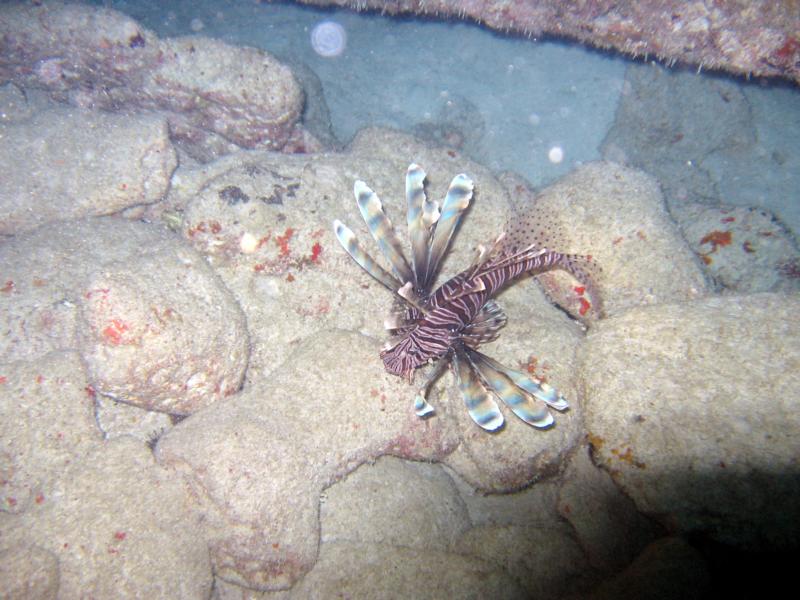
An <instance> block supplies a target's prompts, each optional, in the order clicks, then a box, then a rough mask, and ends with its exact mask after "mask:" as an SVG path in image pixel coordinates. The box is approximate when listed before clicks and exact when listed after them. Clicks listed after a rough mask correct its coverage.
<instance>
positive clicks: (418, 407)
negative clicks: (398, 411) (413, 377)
mask: <svg viewBox="0 0 800 600" xmlns="http://www.w3.org/2000/svg"><path fill="white" fill-rule="evenodd" d="M434 410H435V409H434V408H433V406H431V405H430V404H428V401H427V400H426V399H425V396H423V395H422V394H417V395H416V396H415V397H414V413H415V414H416V415H417V416H418V417H427V416H428V415H430V414H433V412H434Z"/></svg>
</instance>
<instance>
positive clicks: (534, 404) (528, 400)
mask: <svg viewBox="0 0 800 600" xmlns="http://www.w3.org/2000/svg"><path fill="white" fill-rule="evenodd" d="M469 354H470V357H471V358H472V360H473V364H474V365H475V367H476V368H477V369H478V372H479V373H480V374H481V377H482V378H483V379H484V381H486V383H487V384H488V385H489V387H491V388H492V391H493V392H494V393H495V394H497V396H498V397H499V398H500V399H501V400H502V401H503V402H504V403H505V405H506V406H508V407H509V408H510V409H511V410H512V411H513V412H514V414H515V415H517V416H518V417H519V418H520V419H522V420H523V421H525V422H526V423H527V424H528V425H533V426H534V427H538V428H540V429H544V428H545V427H550V426H551V425H552V424H553V422H554V421H553V415H551V414H550V411H549V410H547V404H545V403H544V402H542V401H541V400H539V399H537V398H534V396H532V395H531V394H529V393H528V392H527V391H526V390H524V389H523V388H521V387H519V386H517V385H516V384H515V383H514V381H513V380H512V379H511V377H510V376H509V375H508V374H507V373H506V372H505V371H506V370H505V368H503V369H498V368H495V366H494V364H497V362H496V361H493V360H491V359H490V360H485V358H488V357H486V356H485V355H483V354H481V353H480V352H476V351H474V350H473V351H470V352H469Z"/></svg>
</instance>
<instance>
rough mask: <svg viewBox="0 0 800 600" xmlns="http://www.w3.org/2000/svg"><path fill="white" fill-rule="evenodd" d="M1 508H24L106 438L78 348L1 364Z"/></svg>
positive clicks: (45, 495)
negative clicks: (96, 417)
mask: <svg viewBox="0 0 800 600" xmlns="http://www.w3.org/2000/svg"><path fill="white" fill-rule="evenodd" d="M0 381H2V383H0V511H7V512H10V513H22V512H25V511H26V510H29V509H31V508H34V507H35V506H38V505H41V504H42V503H43V502H45V501H46V500H49V499H51V498H52V496H53V486H54V482H55V481H57V480H58V478H59V477H61V476H62V475H63V472H64V469H65V468H66V467H67V466H68V465H69V464H70V463H71V462H72V461H73V460H74V459H75V457H76V456H83V455H85V454H86V453H87V452H88V451H89V450H91V449H92V448H93V447H94V446H96V445H97V444H99V443H100V441H101V439H102V437H101V435H100V431H98V429H97V428H96V427H95V423H94V402H93V398H92V394H91V393H90V388H88V381H87V379H86V374H85V372H84V369H83V365H82V364H81V361H80V357H79V356H78V354H77V353H76V352H51V353H49V354H47V355H45V356H42V357H40V358H39V359H38V360H36V361H18V362H11V363H5V364H2V365H0Z"/></svg>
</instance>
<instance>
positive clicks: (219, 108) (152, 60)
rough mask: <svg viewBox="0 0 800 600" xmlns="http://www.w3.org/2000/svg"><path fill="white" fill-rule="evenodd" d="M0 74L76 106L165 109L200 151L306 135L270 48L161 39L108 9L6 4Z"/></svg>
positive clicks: (296, 100) (1, 14)
mask: <svg viewBox="0 0 800 600" xmlns="http://www.w3.org/2000/svg"><path fill="white" fill-rule="evenodd" d="M0 80H10V81H14V82H16V83H18V84H19V85H21V86H23V87H30V88H38V89H45V90H47V91H48V92H50V93H51V94H52V96H53V97H54V98H57V99H59V100H62V101H67V102H69V103H70V104H73V105H76V106H81V107H91V108H100V109H107V110H120V109H121V108H127V109H130V110H142V109H144V110H157V111H161V112H163V113H164V114H165V115H166V117H167V119H168V121H169V124H170V128H171V130H172V134H173V135H174V136H176V137H178V138H181V139H182V140H183V142H184V145H185V147H186V148H189V149H190V150H191V149H193V152H194V153H195V154H197V155H198V156H201V157H208V155H209V150H211V154H212V155H213V154H214V153H215V152H217V153H219V152H223V153H224V152H226V151H230V145H231V144H233V145H234V147H235V146H240V147H248V148H252V147H255V146H259V147H262V148H270V149H276V150H277V149H281V148H283V147H284V146H286V145H287V144H289V143H290V142H291V143H294V141H296V140H294V138H296V137H297V136H299V135H301V134H302V131H301V130H300V129H297V128H296V125H297V121H298V119H299V117H300V114H301V112H302V106H303V94H302V91H301V89H300V87H299V85H298V84H297V82H296V81H295V79H294V77H293V76H292V73H291V71H290V70H289V68H288V67H285V66H284V65H282V64H281V63H279V62H278V61H277V60H276V59H275V58H274V57H272V56H271V55H269V54H267V53H266V52H263V51H261V50H256V49H253V48H237V47H234V46H230V45H228V44H225V43H223V42H220V41H217V40H211V39H208V38H202V37H191V38H177V39H169V40H159V39H158V37H157V36H156V35H155V34H154V33H152V32H150V31H148V30H147V29H145V28H144V27H142V26H140V25H139V24H138V23H137V22H136V21H134V20H133V19H131V18H129V17H127V16H125V15H123V14H122V13H119V12H116V11H114V10H110V9H99V8H95V7H90V6H82V5H78V4H63V3H60V2H38V3H36V4H27V3H20V4H11V5H4V6H3V7H2V8H1V9H0Z"/></svg>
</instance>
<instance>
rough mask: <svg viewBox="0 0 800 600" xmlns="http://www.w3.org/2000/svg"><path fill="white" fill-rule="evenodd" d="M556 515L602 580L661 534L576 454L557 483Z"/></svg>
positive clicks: (585, 455) (581, 452) (584, 451)
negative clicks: (570, 532)
mask: <svg viewBox="0 0 800 600" xmlns="http://www.w3.org/2000/svg"><path fill="white" fill-rule="evenodd" d="M558 485H559V489H558V512H559V515H560V516H561V518H562V519H565V520H566V521H568V522H569V524H570V525H571V526H572V528H573V529H574V532H575V536H576V537H577V540H578V542H579V543H580V545H581V548H583V549H584V551H585V552H586V556H587V557H588V560H589V563H590V564H591V565H592V567H594V568H595V569H596V570H597V571H598V573H599V574H604V575H607V574H609V573H613V572H616V571H618V570H620V569H622V568H623V567H625V566H627V565H628V564H629V563H630V562H631V561H633V559H634V558H636V556H637V555H638V554H639V552H641V551H642V550H643V549H644V547H645V546H646V545H647V544H648V543H650V542H651V541H653V540H654V539H655V538H656V537H658V535H659V534H660V533H661V532H660V528H659V527H658V526H657V525H656V524H655V523H653V522H652V521H650V520H649V519H647V518H646V517H644V516H642V515H641V513H639V512H637V510H636V505H635V504H634V503H633V501H631V499H630V498H628V497H627V496H625V495H624V494H623V493H622V492H621V491H620V489H619V488H618V487H617V486H616V485H614V482H613V481H612V479H611V477H610V476H609V475H608V473H606V472H605V471H603V470H601V469H598V468H597V467H595V466H594V465H593V464H592V461H591V459H590V457H589V452H588V448H587V447H581V448H578V449H577V451H576V452H575V454H574V455H573V456H572V460H571V461H570V463H569V465H568V466H567V468H566V470H565V471H564V474H563V475H562V477H561V479H560V481H559V484H558Z"/></svg>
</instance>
